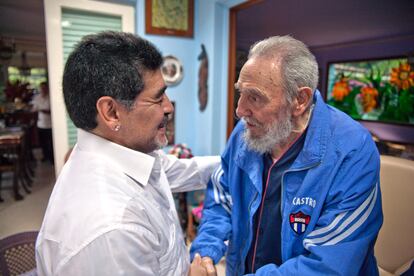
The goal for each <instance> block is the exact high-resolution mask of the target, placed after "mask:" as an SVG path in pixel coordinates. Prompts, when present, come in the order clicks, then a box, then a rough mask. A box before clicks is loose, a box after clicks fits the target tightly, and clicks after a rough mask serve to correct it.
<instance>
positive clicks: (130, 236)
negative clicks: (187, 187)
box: [55, 226, 160, 276]
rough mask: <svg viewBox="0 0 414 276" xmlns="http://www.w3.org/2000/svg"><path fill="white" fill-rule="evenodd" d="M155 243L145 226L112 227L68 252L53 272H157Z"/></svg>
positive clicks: (62, 273)
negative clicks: (62, 262)
mask: <svg viewBox="0 0 414 276" xmlns="http://www.w3.org/2000/svg"><path fill="white" fill-rule="evenodd" d="M159 247H160V246H159V244H158V241H157V238H156V237H155V235H154V234H153V233H152V232H151V231H149V230H148V229H144V228H141V227H139V228H137V227H136V226H131V227H124V228H123V229H116V230H112V231H109V232H107V233H104V234H102V235H100V236H99V237H97V238H96V239H94V240H93V241H91V242H90V243H89V244H88V245H87V246H86V247H84V248H83V249H82V250H81V251H80V252H78V253H77V254H76V255H74V256H69V258H70V259H69V260H68V261H67V262H65V263H64V265H62V266H61V268H57V271H56V272H57V273H56V274H55V275H65V276H66V275H68V276H70V275H143V276H146V275H148V276H149V275H159V273H160V264H159V257H158V256H157V252H159ZM157 249H158V250H157Z"/></svg>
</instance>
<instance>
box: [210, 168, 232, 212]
mask: <svg viewBox="0 0 414 276" xmlns="http://www.w3.org/2000/svg"><path fill="white" fill-rule="evenodd" d="M223 174H224V172H223V169H222V168H221V166H220V167H219V168H218V169H217V170H216V171H215V172H214V173H213V175H212V176H211V182H212V184H213V191H214V201H215V202H216V204H221V205H222V207H223V208H224V209H225V210H226V211H227V212H228V213H231V206H232V200H231V196H230V194H228V193H226V192H225V191H224V188H223V186H222V185H221V183H220V178H221V177H222V176H223Z"/></svg>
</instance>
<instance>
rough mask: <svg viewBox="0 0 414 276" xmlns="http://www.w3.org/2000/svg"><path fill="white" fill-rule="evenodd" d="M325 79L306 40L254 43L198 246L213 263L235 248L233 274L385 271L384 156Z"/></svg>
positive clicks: (195, 247) (281, 38)
mask: <svg viewBox="0 0 414 276" xmlns="http://www.w3.org/2000/svg"><path fill="white" fill-rule="evenodd" d="M317 83H318V65H317V62H316V59H315V57H314V56H313V54H312V53H311V52H310V51H309V50H308V48H307V47H306V45H305V44H303V43H302V42H300V41H298V40H296V39H294V38H292V37H290V36H275V37H270V38H268V39H265V40H263V41H259V42H258V43H256V44H255V45H253V46H252V48H251V49H250V53H249V58H248V60H247V62H246V64H245V65H244V66H243V68H242V70H241V72H240V76H239V79H238V81H237V83H236V84H235V88H236V90H237V91H238V92H239V93H240V99H239V102H238V107H237V110H236V114H237V116H238V117H240V118H241V119H242V120H241V122H240V123H238V125H237V126H236V127H235V129H234V130H233V133H232V135H231V137H230V139H229V141H228V144H227V147H226V149H225V151H224V153H223V154H222V160H221V167H220V168H219V169H218V170H217V171H216V172H215V173H214V174H213V176H212V178H211V181H210V183H209V185H208V188H207V194H206V200H205V205H204V211H203V220H202V223H201V226H200V229H199V234H198V236H197V238H196V239H195V241H194V242H193V244H192V248H191V254H192V256H194V254H196V253H199V254H200V255H201V256H202V257H203V258H202V262H203V264H204V265H206V266H209V267H211V266H212V265H213V264H215V263H217V262H218V261H219V260H220V259H221V257H222V256H223V255H224V254H225V253H226V264H227V265H226V274H227V275H243V274H255V275H378V269H377V265H376V260H375V257H374V252H373V248H374V244H375V240H376V237H377V235H378V231H379V229H380V227H381V224H382V220H383V216H382V209H381V196H380V188H379V167H380V163H379V154H378V151H377V149H376V147H375V143H374V142H373V140H372V138H371V136H370V134H369V132H368V131H367V130H366V129H364V128H363V127H362V126H361V125H360V124H359V123H357V122H355V121H354V120H352V119H351V118H350V117H348V116H347V115H345V114H344V113H342V112H340V111H338V110H337V109H335V108H333V107H330V106H328V105H326V104H325V103H324V102H323V99H322V97H321V94H320V92H319V91H318V90H317V89H316V86H317ZM227 241H228V242H227Z"/></svg>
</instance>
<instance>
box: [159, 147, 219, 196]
mask: <svg viewBox="0 0 414 276" xmlns="http://www.w3.org/2000/svg"><path fill="white" fill-rule="evenodd" d="M159 154H160V157H161V162H162V166H163V168H164V171H165V173H166V175H167V178H168V182H169V183H170V188H171V191H172V192H173V193H176V192H185V191H192V190H200V189H205V188H206V185H207V183H208V181H209V179H210V176H211V174H212V173H213V171H214V170H215V169H216V168H217V167H218V166H219V165H220V156H199V157H193V158H190V159H178V158H177V157H175V156H174V155H171V154H165V153H163V152H162V151H159Z"/></svg>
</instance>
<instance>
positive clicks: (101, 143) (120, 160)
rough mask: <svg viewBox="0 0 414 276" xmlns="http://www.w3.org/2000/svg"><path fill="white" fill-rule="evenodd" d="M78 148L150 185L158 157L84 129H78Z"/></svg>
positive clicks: (141, 182) (143, 183)
mask: <svg viewBox="0 0 414 276" xmlns="http://www.w3.org/2000/svg"><path fill="white" fill-rule="evenodd" d="M76 147H77V149H78V150H80V151H84V152H90V153H92V154H94V155H100V156H101V157H102V158H105V159H106V160H108V161H109V162H111V163H113V164H114V166H118V167H119V168H121V170H122V171H123V172H124V173H125V174H126V175H128V176H129V177H132V178H133V179H135V180H136V181H138V182H139V183H140V184H142V185H144V186H145V185H146V184H147V183H148V180H149V178H150V175H151V172H152V169H153V166H154V163H155V160H156V157H153V156H151V155H148V154H145V153H142V152H139V151H135V150H132V149H129V148H126V147H124V146H121V145H118V144H115V143H113V142H111V141H109V140H106V139H104V138H102V137H100V136H98V135H95V134H93V133H91V132H88V131H84V130H82V129H78V141H77V146H76ZM154 156H156V154H155V153H154Z"/></svg>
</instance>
